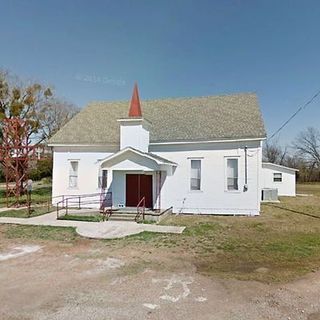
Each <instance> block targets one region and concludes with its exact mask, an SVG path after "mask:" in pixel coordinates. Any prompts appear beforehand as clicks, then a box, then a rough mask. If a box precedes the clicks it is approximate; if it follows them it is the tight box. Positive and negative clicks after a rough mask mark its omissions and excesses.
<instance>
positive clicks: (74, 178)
mask: <svg viewBox="0 0 320 320" xmlns="http://www.w3.org/2000/svg"><path fill="white" fill-rule="evenodd" d="M78 167H79V162H78V161H70V167H69V188H77V187H78Z"/></svg>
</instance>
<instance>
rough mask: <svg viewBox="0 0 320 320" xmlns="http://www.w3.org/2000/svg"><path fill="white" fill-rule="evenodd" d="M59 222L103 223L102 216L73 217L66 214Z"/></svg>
mask: <svg viewBox="0 0 320 320" xmlns="http://www.w3.org/2000/svg"><path fill="white" fill-rule="evenodd" d="M59 220H73V221H88V222H100V221H102V220H103V219H102V216H101V215H95V216H80V215H71V214H66V215H64V216H61V217H59Z"/></svg>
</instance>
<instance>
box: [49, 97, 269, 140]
mask: <svg viewBox="0 0 320 320" xmlns="http://www.w3.org/2000/svg"><path fill="white" fill-rule="evenodd" d="M141 107H142V112H143V116H144V118H145V119H147V120H148V121H150V122H151V124H152V125H151V129H150V142H173V141H206V140H219V139H239V138H264V137H265V136H266V133H265V129H264V124H263V120H262V116H261V112H260V109H259V105H258V101H257V97H256V95H255V94H235V95H224V96H209V97H193V98H170V99H159V100H145V101H141ZM128 110H129V101H115V102H94V103H91V104H89V105H88V106H87V107H86V108H84V109H83V110H82V111H81V112H80V113H79V114H77V115H76V116H75V117H74V118H73V119H72V120H71V121H69V122H68V123H67V124H66V125H65V126H64V127H63V128H62V129H61V130H60V131H59V132H57V133H56V134H55V135H54V136H53V137H52V138H51V139H50V141H49V144H106V145H118V144H119V140H120V129H119V126H120V124H119V122H118V121H117V120H118V119H121V118H126V117H127V116H128Z"/></svg>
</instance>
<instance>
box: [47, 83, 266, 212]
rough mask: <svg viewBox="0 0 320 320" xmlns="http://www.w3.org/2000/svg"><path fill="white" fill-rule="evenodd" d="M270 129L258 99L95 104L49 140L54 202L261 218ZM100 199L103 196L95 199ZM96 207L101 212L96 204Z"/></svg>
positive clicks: (231, 97)
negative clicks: (82, 200) (90, 198)
mask: <svg viewBox="0 0 320 320" xmlns="http://www.w3.org/2000/svg"><path fill="white" fill-rule="evenodd" d="M265 137H266V134H265V129H264V124H263V120H262V116H261V112H260V109H259V104H258V101H257V97H256V95H255V94H251V93H250V94H235V95H223V96H208V97H191V98H170V99H159V100H145V101H141V103H140V99H139V94H138V88H137V86H136V85H135V88H134V91H133V95H132V99H131V101H130V102H128V101H115V102H96V103H91V104H90V105H89V106H87V107H86V108H84V109H83V110H82V111H81V112H80V113H79V114H77V115H76V116H75V117H74V118H73V119H72V120H71V121H70V122H69V123H67V124H66V125H65V126H64V127H63V128H62V129H61V130H60V131H59V132H58V133H57V134H56V135H55V136H53V137H52V138H51V140H50V143H49V145H50V146H51V147H52V148H53V159H54V160H53V191H52V192H53V197H55V196H61V195H65V196H68V195H83V194H97V195H98V194H99V193H101V192H102V191H106V192H108V193H109V194H110V195H111V198H112V207H113V208H123V207H136V206H137V205H138V204H139V202H140V201H141V199H144V201H145V206H146V207H147V208H150V209H152V210H160V211H161V210H166V209H168V208H172V211H173V213H190V214H232V215H237V214H241V215H258V214H259V212H260V201H261V187H262V181H261V180H262V179H261V177H262V175H261V172H262V142H263V140H264V139H265ZM97 197H98V196H97ZM95 206H99V203H98V201H97V202H96V204H95Z"/></svg>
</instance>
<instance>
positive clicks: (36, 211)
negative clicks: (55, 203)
mask: <svg viewBox="0 0 320 320" xmlns="http://www.w3.org/2000/svg"><path fill="white" fill-rule="evenodd" d="M52 210H53V208H52V207H50V209H49V210H48V207H47V205H46V206H43V207H34V208H32V209H31V213H30V215H29V213H28V210H27V209H25V208H23V209H19V210H13V209H10V210H7V211H2V212H0V217H11V218H32V217H36V216H40V215H42V214H45V213H48V212H50V211H52Z"/></svg>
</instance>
